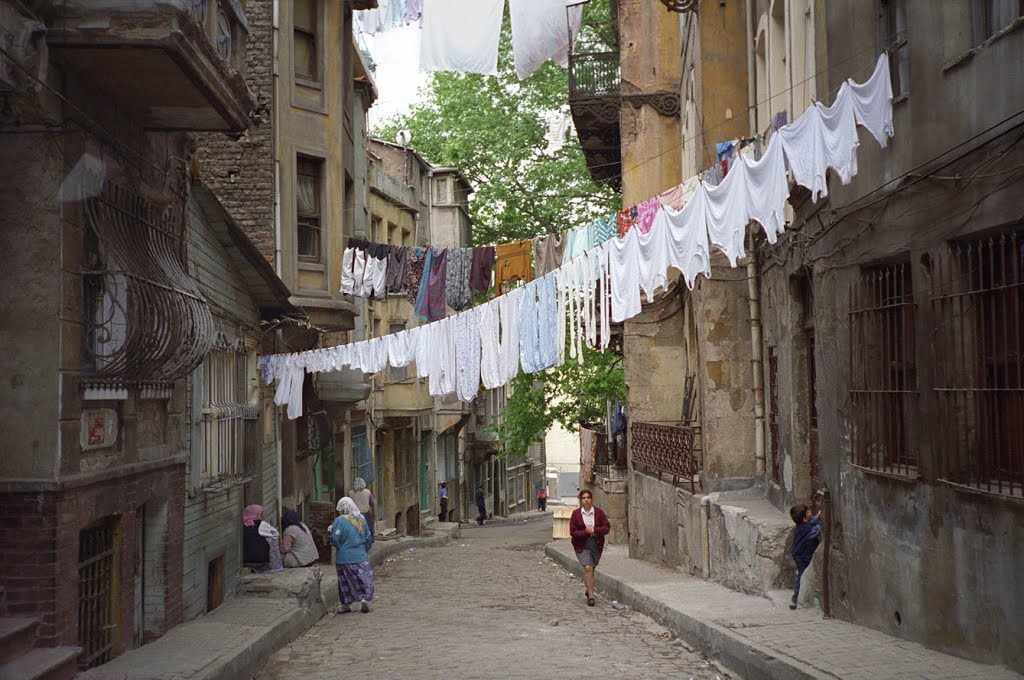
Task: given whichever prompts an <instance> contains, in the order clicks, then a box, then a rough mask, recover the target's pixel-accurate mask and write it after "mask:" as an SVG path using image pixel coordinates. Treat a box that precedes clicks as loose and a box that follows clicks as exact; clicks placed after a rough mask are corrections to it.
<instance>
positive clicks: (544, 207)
mask: <svg viewBox="0 0 1024 680" xmlns="http://www.w3.org/2000/svg"><path fill="white" fill-rule="evenodd" d="M609 7H610V6H609V4H608V0H592V1H591V2H590V3H588V5H587V6H586V8H585V10H584V12H585V13H584V26H583V28H582V30H581V38H582V39H584V40H585V41H586V42H587V44H588V45H590V46H593V45H595V44H598V45H601V44H604V45H607V44H608V43H609V42H610V41H612V40H614V32H613V31H610V30H609V29H610V27H611V19H610V17H611V15H610V9H609ZM590 49H592V47H591V48H590ZM568 90H569V82H568V74H567V71H566V70H565V69H564V68H563V67H561V66H558V65H556V64H553V63H550V62H549V63H547V64H544V65H543V66H541V67H540V68H539V69H538V70H537V71H536V72H535V73H534V74H533V75H532V76H530V77H529V78H527V79H526V80H522V81H521V80H519V79H518V77H517V76H516V74H515V68H514V63H513V59H512V38H511V28H510V24H509V19H508V15H507V14H506V16H505V20H504V23H503V25H502V32H501V42H500V46H499V56H498V75H497V76H481V75H477V74H459V73H448V72H437V73H434V74H433V75H432V77H431V81H430V84H429V86H427V87H426V88H424V90H423V92H421V97H420V100H419V101H418V102H417V103H415V104H414V105H413V106H412V108H411V109H410V111H409V112H408V113H406V114H403V115H399V116H396V117H394V118H391V119H389V120H387V121H384V122H383V123H382V124H380V125H379V126H377V127H376V128H375V129H374V130H373V134H374V136H376V137H379V138H381V139H388V140H391V139H394V138H395V135H396V133H397V132H398V131H399V130H402V129H407V130H409V131H410V132H411V133H412V141H411V143H410V146H411V147H412V148H414V149H416V151H418V152H419V153H421V154H422V155H423V156H424V157H425V158H427V159H428V160H429V161H431V162H432V163H436V164H439V165H445V166H452V167H457V168H459V169H460V170H461V171H462V172H463V173H464V174H465V176H466V177H467V178H468V179H469V181H470V183H471V184H472V186H473V190H474V193H473V196H472V198H471V200H470V201H469V213H470V217H471V218H472V221H473V240H474V242H475V243H478V244H483V243H501V242H509V241H518V240H521V239H526V238H532V237H534V236H536V235H538V234H543V233H557V232H562V231H567V230H568V229H570V228H572V227H574V226H578V225H581V224H586V223H587V222H589V221H592V220H593V219H595V218H597V217H601V216H604V215H607V214H608V213H609V212H612V211H614V210H615V209H616V208H617V207H618V205H619V202H620V197H619V195H618V194H617V193H616V192H615V191H614V190H613V189H612V188H611V187H609V186H607V185H603V184H598V183H596V182H594V180H593V179H592V178H591V176H590V172H589V171H588V170H587V165H586V161H585V160H584V157H583V151H582V149H581V148H580V144H579V140H578V139H577V138H576V136H575V135H574V134H572V135H569V136H568V138H567V139H565V140H564V142H565V143H564V144H563V145H562V146H561V147H560V148H557V149H555V150H549V146H550V145H549V143H548V138H547V133H548V124H547V123H546V119H547V118H548V117H550V116H551V115H552V114H554V113H559V114H561V115H563V116H564V115H568V113H569V103H568ZM585 352H586V357H585V363H584V365H583V366H580V365H578V364H577V363H576V362H575V361H568V360H567V362H566V364H565V365H563V366H561V367H558V368H556V369H551V370H549V371H546V372H544V373H538V374H532V375H520V376H519V377H517V378H516V379H515V380H514V381H513V383H512V385H511V390H510V392H511V394H510V397H509V400H508V406H507V408H506V410H505V412H504V414H503V415H504V418H503V422H502V424H501V425H499V426H498V427H497V428H496V431H497V434H498V437H499V440H500V441H501V443H502V449H503V452H504V455H506V456H510V457H521V456H523V455H525V454H526V452H527V450H528V448H529V446H530V444H532V443H533V442H536V441H539V440H540V438H542V437H543V435H544V433H545V432H546V431H547V429H548V428H549V427H550V426H551V425H552V424H553V423H555V422H560V423H562V425H563V426H565V427H566V428H567V429H574V428H575V426H576V424H577V423H579V422H581V421H582V422H590V421H595V420H600V419H601V418H602V417H603V414H604V409H605V400H606V399H608V398H612V399H614V398H616V397H620V398H622V397H624V396H625V380H624V377H623V371H622V365H621V357H618V356H617V355H615V354H612V353H607V354H604V353H601V352H596V351H593V350H589V349H587V350H585Z"/></svg>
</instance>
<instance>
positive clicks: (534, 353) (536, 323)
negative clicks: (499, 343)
mask: <svg viewBox="0 0 1024 680" xmlns="http://www.w3.org/2000/svg"><path fill="white" fill-rule="evenodd" d="M542 280H543V279H537V280H534V281H531V282H530V283H528V284H526V285H525V286H523V292H522V294H521V295H520V298H519V363H520V364H521V365H522V367H523V373H536V372H537V371H539V370H540V369H542V368H543V367H544V366H543V365H542V363H543V362H542V361H541V356H540V335H539V333H540V316H539V313H538V308H537V287H538V285H539V284H540V282H541V281H542Z"/></svg>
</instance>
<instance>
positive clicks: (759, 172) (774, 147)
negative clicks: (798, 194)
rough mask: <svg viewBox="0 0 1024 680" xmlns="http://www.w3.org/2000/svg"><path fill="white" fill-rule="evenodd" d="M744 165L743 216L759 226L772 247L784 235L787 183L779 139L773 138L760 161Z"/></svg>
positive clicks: (774, 136) (787, 197) (747, 161)
mask: <svg viewBox="0 0 1024 680" xmlns="http://www.w3.org/2000/svg"><path fill="white" fill-rule="evenodd" d="M743 163H745V164H746V165H747V214H748V215H749V216H750V219H752V220H755V221H757V222H759V223H760V224H761V227H762V228H763V229H764V234H765V236H766V237H767V238H768V243H775V241H777V240H778V235H779V234H781V233H782V232H783V231H785V225H786V201H787V200H788V199H789V180H788V179H786V161H785V159H784V158H783V157H782V139H781V138H780V137H779V136H778V135H773V136H772V138H771V141H769V142H768V149H767V150H766V151H765V153H764V155H763V156H761V160H759V161H756V162H751V161H749V160H748V159H747V158H744V159H743Z"/></svg>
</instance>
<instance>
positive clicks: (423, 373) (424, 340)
mask: <svg viewBox="0 0 1024 680" xmlns="http://www.w3.org/2000/svg"><path fill="white" fill-rule="evenodd" d="M434 326H436V324H427V325H426V326H417V327H416V328H413V329H411V330H410V331H409V332H410V333H411V334H412V335H413V339H412V343H413V356H414V357H415V358H414V361H415V362H416V377H417V378H426V377H428V376H429V375H430V367H431V362H432V361H433V357H434Z"/></svg>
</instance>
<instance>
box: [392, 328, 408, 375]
mask: <svg viewBox="0 0 1024 680" xmlns="http://www.w3.org/2000/svg"><path fill="white" fill-rule="evenodd" d="M404 330H405V324H404V323H393V324H390V325H389V326H388V333H390V334H395V333H401V332H402V331H404ZM388 370H390V371H391V382H401V381H403V380H406V379H407V378H408V377H409V367H408V366H402V367H400V368H396V367H395V366H392V367H391V368H390V369H388Z"/></svg>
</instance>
